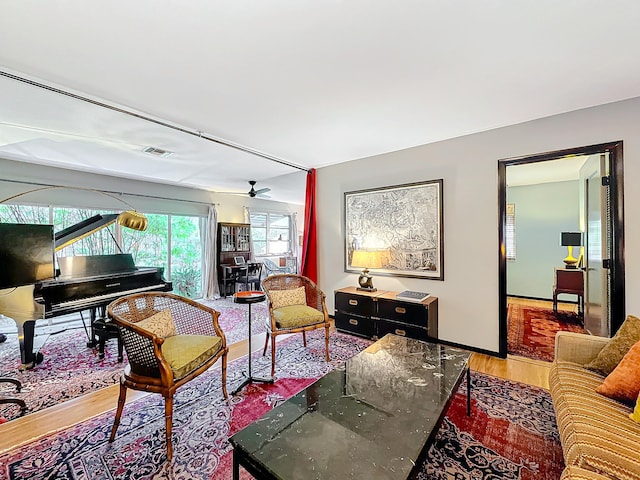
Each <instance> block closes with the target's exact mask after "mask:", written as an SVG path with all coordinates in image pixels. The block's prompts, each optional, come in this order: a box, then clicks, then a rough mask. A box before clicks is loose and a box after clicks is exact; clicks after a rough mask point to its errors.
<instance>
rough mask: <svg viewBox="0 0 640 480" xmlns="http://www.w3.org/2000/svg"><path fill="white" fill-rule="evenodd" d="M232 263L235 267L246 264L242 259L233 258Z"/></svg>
mask: <svg viewBox="0 0 640 480" xmlns="http://www.w3.org/2000/svg"><path fill="white" fill-rule="evenodd" d="M233 261H234V262H235V264H236V265H245V264H246V262H245V260H244V257H233Z"/></svg>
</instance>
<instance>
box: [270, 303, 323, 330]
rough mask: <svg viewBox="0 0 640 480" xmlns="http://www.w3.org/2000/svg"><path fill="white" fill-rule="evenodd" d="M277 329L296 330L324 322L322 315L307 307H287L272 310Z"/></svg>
mask: <svg viewBox="0 0 640 480" xmlns="http://www.w3.org/2000/svg"><path fill="white" fill-rule="evenodd" d="M273 316H274V318H275V319H276V326H277V327H278V328H298V327H306V326H308V325H315V324H317V323H323V322H324V314H323V313H322V312H321V311H319V310H316V309H315V308H313V307H309V306H308V305H289V306H287V307H280V308H276V309H274V310H273Z"/></svg>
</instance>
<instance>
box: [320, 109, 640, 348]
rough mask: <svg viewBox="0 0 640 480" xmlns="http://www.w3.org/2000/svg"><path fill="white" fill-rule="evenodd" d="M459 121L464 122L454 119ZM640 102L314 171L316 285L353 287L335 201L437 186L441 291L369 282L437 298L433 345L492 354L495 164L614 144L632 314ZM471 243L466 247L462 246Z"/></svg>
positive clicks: (411, 283) (638, 226) (424, 284)
mask: <svg viewBox="0 0 640 480" xmlns="http://www.w3.org/2000/svg"><path fill="white" fill-rule="evenodd" d="M460 114H461V115H464V112H460ZM638 125H640V98H635V99H631V100H627V101H623V102H617V103H613V104H608V105H603V106H598V107H593V108H589V109H584V110H579V111H575V112H570V113H567V114H563V115H557V116H553V117H548V118H544V119H540V120H536V121H532V122H527V123H523V124H518V125H513V126H509V127H504V128H499V129H495V130H492V131H489V132H483V133H478V134H474V135H468V136H465V137H459V138H455V139H451V140H447V141H443V142H438V143H434V144H429V145H423V146H419V147H415V148H411V149H407V150H402V151H399V152H393V153H389V154H385V155H379V156H375V157H370V158H365V159H362V160H357V161H353V162H348V163H344V164H338V165H334V166H329V167H325V168H321V169H319V170H318V189H317V195H318V201H317V205H318V233H319V239H318V243H319V255H318V257H319V258H318V261H319V279H318V281H319V284H320V286H321V288H322V289H323V290H324V291H325V292H326V293H327V306H328V307H329V309H330V312H333V310H334V301H333V291H334V290H335V289H338V288H341V287H344V286H348V285H355V284H356V280H357V275H355V274H348V273H345V272H344V267H343V242H344V240H343V218H342V216H343V205H342V203H343V193H344V192H346V191H352V190H360V189H366V188H372V187H379V186H388V185H397V184H402V183H409V182H417V181H420V180H430V179H437V178H442V179H444V232H445V233H444V255H445V261H444V276H445V279H444V281H443V282H439V281H433V280H423V279H409V278H399V277H383V276H377V277H375V278H374V283H375V285H376V286H377V287H378V288H379V289H387V290H404V289H411V290H422V291H428V292H430V293H432V294H434V295H436V296H437V297H438V298H439V320H440V322H439V336H440V338H442V339H444V340H448V341H452V342H456V343H460V344H463V345H469V346H473V347H476V348H481V349H486V350H490V351H494V352H497V351H498V349H499V346H498V331H499V329H498V323H499V315H498V228H497V226H498V174H497V172H498V160H500V159H505V158H511V157H518V156H523V155H530V154H536V153H542V152H548V151H554V150H561V149H567V148H573V147H579V146H586V145H593V144H599V143H606V142H611V141H616V140H623V141H624V194H625V197H624V204H625V241H626V245H627V248H626V252H625V263H626V292H627V295H626V298H627V300H626V302H627V305H626V311H627V313H635V314H639V313H640V296H639V295H634V292H636V291H638V287H639V285H640V251H639V249H638V248H636V244H635V242H636V240H635V239H637V238H640V221H639V220H640V189H638V188H634V187H635V185H636V184H637V183H638V182H639V181H640V128H638ZM469 239H471V240H469Z"/></svg>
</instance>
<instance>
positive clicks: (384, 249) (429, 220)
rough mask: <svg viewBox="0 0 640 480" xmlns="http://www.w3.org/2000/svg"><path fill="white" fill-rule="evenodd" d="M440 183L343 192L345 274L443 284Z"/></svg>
mask: <svg viewBox="0 0 640 480" xmlns="http://www.w3.org/2000/svg"><path fill="white" fill-rule="evenodd" d="M443 183H444V182H443V180H442V179H437V180H428V181H423V182H417V183H407V184H403V185H393V186H388V187H378V188H371V189H367V190H358V191H353V192H345V193H344V205H343V206H344V223H343V225H344V270H345V272H349V273H361V272H362V270H363V269H367V270H368V271H370V272H371V273H372V274H374V275H390V276H399V277H411V278H424V279H430V280H440V281H443V280H444V241H443V233H444V227H443V198H442V197H443V191H442V190H443Z"/></svg>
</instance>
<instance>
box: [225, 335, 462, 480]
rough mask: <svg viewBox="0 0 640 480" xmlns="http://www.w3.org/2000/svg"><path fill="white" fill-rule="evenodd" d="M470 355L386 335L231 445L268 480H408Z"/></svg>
mask: <svg viewBox="0 0 640 480" xmlns="http://www.w3.org/2000/svg"><path fill="white" fill-rule="evenodd" d="M470 357H471V353H470V352H468V351H465V350H461V349H457V348H452V347H447V346H443V345H439V344H435V343H426V342H422V341H418V340H413V339H410V338H405V337H400V336H396V335H391V334H389V335H386V336H385V337H383V338H382V339H381V340H379V341H377V342H376V343H374V344H372V345H370V346H369V347H368V348H367V349H366V350H364V351H363V352H361V353H359V354H358V355H356V356H354V357H353V358H351V359H350V360H348V361H347V362H346V363H345V364H344V367H343V368H338V369H336V370H333V371H332V372H330V373H328V374H327V375H325V376H324V377H322V378H320V379H319V380H318V381H316V382H315V383H313V384H312V385H310V386H309V387H307V388H306V389H305V390H303V391H301V392H300V393H298V394H297V395H295V396H294V397H292V398H290V399H289V400H287V401H286V402H284V403H282V404H281V405H279V406H277V407H276V408H274V409H273V410H271V411H270V412H269V413H267V414H265V415H264V416H262V417H261V418H260V419H258V420H257V421H255V422H254V423H252V424H251V425H249V426H247V427H246V428H245V429H243V430H241V431H240V432H238V433H236V434H235V435H233V436H232V437H230V439H229V441H230V442H231V444H232V445H233V478H234V479H238V478H239V466H240V465H242V466H243V467H244V468H245V469H246V470H247V471H249V473H251V474H252V475H253V476H254V477H255V478H266V479H291V480H293V479H301V478H304V479H338V478H362V479H376V480H379V479H405V478H407V477H409V476H410V475H412V474H414V473H416V471H417V469H418V468H419V466H420V463H421V461H422V460H423V458H424V454H426V450H427V448H426V447H427V446H428V445H429V444H430V443H431V442H432V441H433V439H434V437H435V435H436V432H437V431H438V428H439V426H440V424H441V422H442V419H443V418H444V415H445V412H446V410H447V407H448V406H449V403H450V402H451V400H452V398H453V395H454V393H455V392H456V390H457V389H458V387H459V385H460V383H461V381H462V379H463V377H464V375H465V374H466V376H467V415H469V413H470V381H469V380H470V379H469V358H470Z"/></svg>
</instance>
